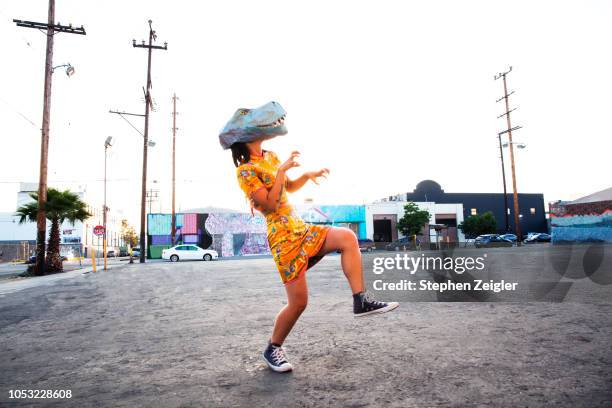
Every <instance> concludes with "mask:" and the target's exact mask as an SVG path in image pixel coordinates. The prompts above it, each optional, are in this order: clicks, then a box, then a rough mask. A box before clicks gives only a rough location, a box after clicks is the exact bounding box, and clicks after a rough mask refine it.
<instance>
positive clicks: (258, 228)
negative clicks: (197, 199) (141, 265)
mask: <svg viewBox="0 0 612 408" xmlns="http://www.w3.org/2000/svg"><path fill="white" fill-rule="evenodd" d="M147 235H148V240H147V242H148V248H149V249H148V251H147V254H148V257H149V258H153V259H156V258H161V252H162V250H163V249H165V248H170V247H171V246H173V245H179V244H195V245H198V246H199V247H201V248H204V249H207V248H210V249H214V250H215V251H217V252H218V253H219V255H220V256H226V257H227V256H236V255H259V254H269V253H270V249H269V248H268V240H267V230H266V220H265V218H264V217H262V216H261V215H255V216H253V215H251V214H243V213H222V214H177V215H176V234H175V240H174V242H172V216H171V215H170V214H148V217H147Z"/></svg>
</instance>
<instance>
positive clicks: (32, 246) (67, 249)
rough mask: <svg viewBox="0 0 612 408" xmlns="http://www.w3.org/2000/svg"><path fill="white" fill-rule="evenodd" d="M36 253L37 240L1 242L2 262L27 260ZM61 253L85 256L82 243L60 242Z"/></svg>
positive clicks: (0, 255) (71, 255) (68, 256)
mask: <svg viewBox="0 0 612 408" xmlns="http://www.w3.org/2000/svg"><path fill="white" fill-rule="evenodd" d="M100 252H101V251H100ZM35 254H36V241H16V242H14V241H9V242H0V262H25V261H27V260H28V258H29V257H31V256H32V255H35ZM60 255H62V256H65V257H66V259H68V260H73V259H79V258H81V257H82V256H83V251H82V245H81V244H60Z"/></svg>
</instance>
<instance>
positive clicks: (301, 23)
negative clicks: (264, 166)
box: [0, 0, 612, 224]
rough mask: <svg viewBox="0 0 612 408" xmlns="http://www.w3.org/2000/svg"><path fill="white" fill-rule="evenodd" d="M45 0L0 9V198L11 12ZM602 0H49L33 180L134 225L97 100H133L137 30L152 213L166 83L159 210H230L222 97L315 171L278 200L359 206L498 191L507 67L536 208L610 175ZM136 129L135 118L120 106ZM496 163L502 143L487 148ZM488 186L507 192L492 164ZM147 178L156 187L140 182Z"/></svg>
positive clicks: (9, 180)
mask: <svg viewBox="0 0 612 408" xmlns="http://www.w3.org/2000/svg"><path fill="white" fill-rule="evenodd" d="M47 7H48V3H47V1H45V0H30V1H27V2H24V1H16V0H4V1H3V2H1V3H0V36H1V37H2V38H3V54H4V55H3V58H2V60H3V62H2V64H1V65H0V89H1V92H0V120H1V123H2V133H3V135H2V149H1V152H2V154H1V156H0V211H14V210H15V205H16V192H17V191H18V189H19V184H18V182H20V181H34V182H36V181H38V169H39V167H38V163H39V159H40V127H41V125H40V123H41V119H42V96H43V80H44V58H45V40H46V37H45V35H44V33H42V32H40V31H39V30H35V29H29V28H21V27H17V26H16V25H15V24H14V23H13V22H12V19H13V18H17V19H23V20H31V21H40V22H46V20H47ZM611 16H612V3H611V2H609V1H594V0H583V1H559V0H555V1H537V2H535V1H513V2H507V1H497V0H486V1H461V2H459V1H428V2H424V1H350V2H349V1H333V2H331V1H308V2H287V1H256V2H254V1H231V0H230V1H223V2H220V1H216V2H202V1H173V2H168V1H165V2H162V1H151V0H149V1H136V0H134V1H129V2H126V1H118V0H109V1H104V2H99V1H98V2H94V1H82V0H58V1H57V2H56V22H59V23H62V24H68V23H71V24H73V25H75V26H80V25H83V26H84V27H85V29H86V31H87V35H86V36H80V35H73V34H57V35H56V37H55V49H54V65H61V64H65V63H68V62H69V63H71V64H72V65H73V66H74V67H75V69H76V72H75V74H74V75H73V76H72V77H67V76H66V75H65V74H64V72H63V71H62V70H61V69H58V70H56V72H55V73H54V75H53V97H52V105H51V115H52V116H51V130H50V149H49V184H50V185H51V186H57V187H63V188H66V187H67V188H72V189H79V186H83V187H84V188H86V189H87V196H88V198H89V200H90V201H91V202H93V203H95V202H99V203H101V199H102V194H103V183H102V179H103V175H104V172H103V163H104V140H105V139H106V138H107V136H113V140H114V142H113V146H112V147H111V148H110V149H109V156H108V173H107V176H108V180H109V181H108V206H109V207H110V208H111V211H121V213H122V214H123V215H124V216H125V217H126V218H128V219H129V220H130V221H132V222H133V223H134V224H136V223H137V220H138V217H139V211H140V186H141V184H140V183H141V172H142V136H141V135H140V134H139V133H137V132H136V131H135V130H134V129H133V128H131V127H130V125H129V124H128V123H126V122H125V121H124V120H123V119H122V118H121V117H119V116H118V115H113V114H110V113H109V112H108V111H109V109H117V110H122V111H127V112H134V113H143V112H144V102H143V91H142V88H143V86H144V85H145V82H146V57H147V56H146V50H144V49H141V48H133V47H132V39H136V40H137V41H138V42H140V41H141V40H143V39H146V38H148V23H147V21H148V20H149V19H151V20H152V21H153V27H154V29H155V30H156V31H157V36H158V41H157V44H158V45H161V44H163V43H164V42H167V43H168V50H167V51H154V53H153V64H152V82H153V89H152V95H153V98H154V101H155V103H156V109H155V111H154V112H152V114H151V120H150V138H151V139H153V140H154V141H155V142H156V146H155V147H153V148H151V149H149V171H148V180H149V181H150V182H151V183H149V186H148V187H149V188H155V189H158V190H159V194H160V198H161V199H160V201H159V202H157V203H154V204H153V205H152V208H153V211H159V210H161V211H170V202H171V201H170V200H171V183H170V181H171V151H172V150H171V146H172V145H171V143H172V114H171V113H172V95H173V93H176V95H177V96H178V98H179V100H178V103H177V111H178V112H179V115H178V116H177V127H178V128H179V130H178V132H177V165H176V172H177V209H181V210H186V209H190V208H197V207H205V206H217V207H226V208H232V209H237V210H244V211H247V210H248V208H249V207H248V203H247V202H246V200H245V198H244V196H243V194H242V192H241V190H240V189H239V188H238V185H237V182H236V175H235V170H234V165H233V164H232V162H231V154H230V152H229V151H224V150H222V148H221V147H220V145H219V142H218V134H219V131H220V129H221V128H222V127H223V126H224V124H225V123H226V122H227V120H228V119H229V118H230V117H231V115H232V114H233V113H234V111H235V110H236V109H237V108H240V107H244V108H250V107H256V106H260V105H262V104H264V103H266V102H268V101H271V100H274V101H277V102H279V103H281V104H282V105H283V107H284V108H285V109H286V111H287V119H286V122H285V124H286V125H287V128H288V129H289V134H288V135H286V136H281V137H278V138H276V139H273V140H271V141H268V142H266V143H265V144H264V148H266V149H268V150H273V151H275V152H277V154H278V155H279V156H280V157H281V159H284V158H285V157H287V156H288V154H289V152H291V151H293V150H298V151H300V152H301V159H300V162H301V164H302V166H301V168H298V169H293V170H291V172H290V173H289V176H290V177H297V176H299V175H300V174H301V173H300V172H301V171H304V170H311V169H318V168H321V167H328V168H329V169H330V170H331V174H330V176H329V178H328V179H327V180H325V181H323V182H322V183H321V185H320V186H315V185H313V184H309V185H307V186H306V187H304V188H303V190H301V191H300V192H298V193H295V194H294V195H293V197H292V198H291V199H292V201H293V202H294V203H301V202H303V201H304V200H305V199H306V198H312V199H313V200H314V202H315V203H319V204H354V203H365V202H370V201H373V200H376V199H380V198H382V197H386V196H389V195H392V194H397V193H402V192H407V191H412V190H414V188H415V186H416V184H417V183H418V182H419V181H421V180H424V179H433V180H436V181H437V182H438V183H440V184H441V186H442V188H443V189H444V190H445V191H447V192H501V191H502V179H501V167H500V160H499V147H498V141H497V133H498V132H500V131H502V130H504V129H505V126H506V125H505V121H504V120H503V119H497V116H498V115H500V114H502V113H503V112H504V106H503V105H502V103H501V102H500V103H496V102H495V101H496V100H497V99H498V98H499V97H500V96H502V95H503V88H502V86H503V85H502V82H501V81H500V80H497V81H496V80H494V75H495V74H496V73H498V72H500V71H505V70H507V69H508V67H509V66H512V67H513V70H512V72H511V73H510V74H509V75H508V87H509V90H514V91H515V93H514V94H513V95H512V96H511V97H510V104H511V107H517V110H516V111H514V112H513V113H512V116H511V117H512V123H513V125H514V126H517V125H520V126H522V129H520V130H518V131H517V132H515V133H514V140H515V141H517V142H523V143H525V144H526V145H527V147H526V148H525V149H522V150H518V151H516V155H515V157H516V169H517V185H518V190H519V192H523V193H543V194H544V198H545V201H546V202H549V201H554V200H558V199H563V200H571V199H576V198H579V197H581V196H584V195H587V194H590V193H592V192H595V191H598V190H602V189H604V188H608V187H610V182H611V178H610V173H611V172H610V151H612V138H611V137H610V132H611V130H610V129H611V128H610V125H609V117H610V113H609V112H610V105H611V102H610V101H611V97H610V95H612V75H610V72H612V54H611V53H610V52H609V50H610V38H612V24H611V21H610V19H611ZM130 120H131V121H132V122H133V123H134V125H135V126H137V127H139V128H141V129H142V128H143V120H142V119H141V118H138V117H133V118H130ZM505 153H506V159H507V161H509V160H508V151H507V150H506V152H505ZM507 178H508V186H509V187H510V186H511V179H510V173H509V169H508V176H507ZM153 181H156V182H155V183H153Z"/></svg>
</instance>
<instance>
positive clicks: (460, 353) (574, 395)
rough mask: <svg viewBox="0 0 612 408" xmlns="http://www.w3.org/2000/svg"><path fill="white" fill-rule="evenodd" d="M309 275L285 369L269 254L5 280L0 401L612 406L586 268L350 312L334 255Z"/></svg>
mask: <svg viewBox="0 0 612 408" xmlns="http://www.w3.org/2000/svg"><path fill="white" fill-rule="evenodd" d="M545 250H546V249H537V250H536V249H526V250H525V251H532V252H525V254H531V256H536V257H537V256H539V255H538V252H537V251H545ZM503 251H504V250H500V251H499V253H498V255H496V256H499V257H502V256H504V252H503ZM533 251H535V252H533ZM376 255H377V253H376V252H375V253H374V254H368V255H367V257H370V256H376ZM604 266H605V267H609V266H610V265H609V264H607V265H604ZM528 272H529V271H526V273H528ZM307 277H308V281H309V288H310V302H309V305H308V308H307V309H306V312H305V313H304V315H303V316H302V318H301V319H300V321H299V322H298V323H297V325H296V327H295V328H294V331H293V332H292V334H291V335H290V336H289V338H288V339H287V342H286V349H287V352H288V356H289V358H290V361H291V362H292V363H293V364H294V366H295V370H294V371H293V372H292V373H290V374H277V373H273V372H271V371H269V370H268V369H267V367H266V366H265V365H264V363H263V361H262V359H261V352H262V351H263V348H264V347H265V344H266V341H267V339H268V337H269V334H270V330H271V325H272V322H273V319H274V316H275V314H276V312H277V311H278V310H279V308H280V307H281V306H282V305H283V303H284V299H285V295H284V289H283V287H282V285H281V284H280V280H279V278H278V276H277V272H276V270H275V267H274V264H273V261H272V260H271V259H270V258H264V259H246V260H227V261H218V262H184V263H178V264H171V263H151V264H145V265H140V264H134V265H125V266H121V267H117V268H114V269H112V270H109V271H107V272H103V273H100V272H98V273H95V274H94V273H87V274H84V275H76V276H74V277H72V278H70V279H63V280H57V281H53V282H51V283H49V284H45V285H41V286H35V287H30V288H27V289H24V290H20V291H17V292H11V293H8V292H7V293H4V292H3V290H2V285H0V344H1V353H0V367H1V370H0V406H3V407H4V406H6V407H12V406H37V407H38V406H58V407H59V406H61V407H64V406H68V407H72V406H74V407H89V406H96V407H106V406H113V407H135V406H147V407H234V406H235V407H242V406H249V407H260V406H290V407H318V406H329V407H340V406H342V407H412V406H415V407H432V406H442V407H464V406H495V407H514V406H529V407H538V406H556V407H559V406H561V407H564V406H567V407H610V406H612V347H611V346H612V340H611V339H612V285H598V284H595V283H593V282H592V281H590V280H588V279H582V280H580V281H576V282H577V283H576V285H575V286H574V288H573V290H574V292H572V290H570V292H569V294H568V297H567V299H566V300H565V301H564V302H556V303H553V302H527V303H512V302H495V303H487V302H408V301H405V302H402V304H401V306H400V308H399V309H397V310H396V311H394V312H391V313H388V314H384V315H380V316H375V317H367V318H360V319H354V318H353V316H352V313H351V311H352V309H351V308H352V297H351V294H350V291H349V288H348V284H347V283H346V281H345V279H344V276H343V274H342V271H341V269H340V257H339V256H337V255H333V256H328V257H326V258H325V259H323V260H322V261H321V262H319V263H318V264H317V266H315V267H314V268H313V269H311V270H310V271H308V275H307ZM2 293H4V294H2ZM11 389H13V390H14V389H34V390H38V389H53V390H60V389H63V390H66V389H69V390H71V391H72V398H71V399H64V400H40V399H39V400H32V399H31V400H15V399H9V390H11Z"/></svg>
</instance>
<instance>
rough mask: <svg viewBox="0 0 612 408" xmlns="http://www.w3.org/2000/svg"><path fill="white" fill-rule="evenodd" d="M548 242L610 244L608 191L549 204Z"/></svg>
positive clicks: (611, 216) (611, 218) (611, 203)
mask: <svg viewBox="0 0 612 408" xmlns="http://www.w3.org/2000/svg"><path fill="white" fill-rule="evenodd" d="M549 208H550V210H549V211H550V225H551V230H552V242H553V243H557V244H558V243H564V242H612V188H608V189H606V190H602V191H598V192H596V193H593V194H590V195H588V196H585V197H582V198H579V199H577V200H574V201H557V202H554V203H550V205H549Z"/></svg>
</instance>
